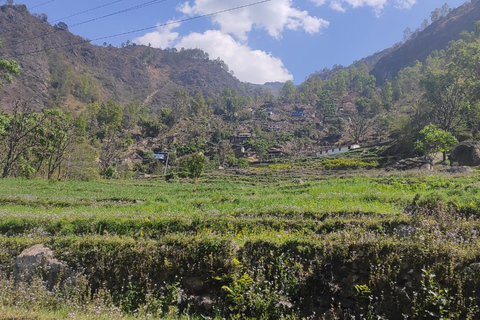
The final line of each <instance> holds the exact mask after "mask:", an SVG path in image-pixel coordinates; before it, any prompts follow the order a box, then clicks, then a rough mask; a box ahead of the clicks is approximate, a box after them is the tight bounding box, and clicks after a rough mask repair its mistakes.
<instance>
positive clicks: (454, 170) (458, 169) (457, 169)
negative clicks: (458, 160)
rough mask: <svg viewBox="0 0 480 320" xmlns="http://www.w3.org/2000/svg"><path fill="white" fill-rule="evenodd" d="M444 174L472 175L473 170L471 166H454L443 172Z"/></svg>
mask: <svg viewBox="0 0 480 320" xmlns="http://www.w3.org/2000/svg"><path fill="white" fill-rule="evenodd" d="M443 172H446V173H451V174H464V173H472V172H473V169H472V168H470V167H469V166H454V167H450V168H447V169H445V170H443Z"/></svg>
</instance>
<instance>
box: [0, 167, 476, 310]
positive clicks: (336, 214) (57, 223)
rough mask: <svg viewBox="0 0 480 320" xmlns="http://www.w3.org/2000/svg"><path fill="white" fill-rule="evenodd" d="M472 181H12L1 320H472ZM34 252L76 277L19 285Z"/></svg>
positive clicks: (223, 176) (270, 177) (1, 211)
mask: <svg viewBox="0 0 480 320" xmlns="http://www.w3.org/2000/svg"><path fill="white" fill-rule="evenodd" d="M478 178H479V177H478V175H477V174H473V175H469V176H449V175H442V174H436V175H427V174H420V173H416V174H413V175H399V174H386V173H384V172H381V171H363V172H359V171H353V172H352V171H343V172H339V171H335V172H332V171H323V170H319V169H318V168H312V167H311V168H305V167H295V166H293V167H291V166H270V167H265V168H263V169H261V170H252V169H250V170H245V171H241V172H234V171H233V172H222V173H218V172H211V173H208V174H206V175H205V176H204V177H203V178H202V179H201V182H200V185H199V189H198V192H196V193H192V187H193V184H192V183H191V181H188V180H180V181H178V180H177V181H174V182H170V183H167V182H165V181H163V180H128V181H121V180H106V181H95V182H78V181H75V182H51V181H50V182H49V181H35V180H34V181H31V180H16V179H4V180H2V181H1V183H0V247H1V251H0V270H1V274H2V276H1V279H0V306H2V307H1V308H0V315H1V316H3V317H4V318H5V317H7V318H8V317H10V318H12V319H15V317H20V318H18V319H21V317H26V318H33V319H57V318H58V319H63V318H73V319H83V318H92V317H95V318H100V317H103V318H105V319H117V318H119V317H125V318H167V319H180V318H185V319H186V318H199V319H204V318H212V319H213V318H219V319H221V318H229V319H248V318H251V319H281V318H285V319H303V318H305V319H321V318H325V319H335V318H337V319H351V318H355V319H404V318H425V317H426V318H429V317H434V318H436V317H439V318H441V317H443V319H457V318H469V317H470V318H475V314H477V311H478V302H479V298H480V297H479V296H478V290H477V289H478V284H479V283H480V267H479V265H480V263H478V262H480V250H479V249H480V240H479V238H478V234H479V231H480V228H479V227H480V221H479V219H478V217H479V211H480V184H479V183H478ZM40 243H43V244H46V246H47V247H49V248H51V249H52V250H53V252H54V255H55V258H56V259H58V260H60V261H62V262H63V263H64V264H65V265H66V266H67V270H68V274H69V275H72V274H74V276H70V277H58V281H57V283H55V286H54V287H53V288H49V289H46V288H45V285H44V284H43V282H42V281H43V280H45V279H44V278H42V277H46V276H47V273H45V270H44V271H43V273H42V272H39V273H38V278H37V280H35V279H36V278H35V277H34V278H33V279H32V280H31V281H30V282H29V283H19V282H15V281H14V277H13V276H12V274H13V271H14V266H15V259H16V257H17V256H18V255H19V254H20V253H21V252H22V251H23V250H24V249H26V248H29V247H31V246H33V245H35V244H40ZM26 293H28V294H26ZM2 313H3V314H2ZM19 314H20V315H21V316H18V315H19Z"/></svg>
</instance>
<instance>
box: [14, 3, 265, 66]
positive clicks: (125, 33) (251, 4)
mask: <svg viewBox="0 0 480 320" xmlns="http://www.w3.org/2000/svg"><path fill="white" fill-rule="evenodd" d="M270 1H272V0H262V1H257V2H253V3H250V4H246V5H242V6H238V7H233V8H229V9H224V10H219V11H215V12H211V13H206V14H203V15H199V16H195V17H190V18H185V19H180V20H176V21H170V22H166V23H164V24H160V25H156V26H153V27H147V28H142V29H137V30H132V31H126V32H122V33H117V34H113V35H109V36H105V37H100V38H96V39H91V40H82V41H79V42H75V43H69V44H65V45H61V46H57V47H53V48H49V49H40V50H35V51H30V52H24V53H20V54H17V55H15V56H10V57H7V59H8V58H15V57H21V56H25V55H29V54H36V53H40V52H48V51H52V50H56V49H61V48H68V47H73V46H76V45H80V44H84V43H88V42H92V41H100V40H106V39H110V38H115V37H119V36H124V35H127V34H132V33H136V32H141V31H147V30H151V29H155V28H158V27H165V26H169V25H172V24H177V23H182V22H188V21H192V20H198V19H200V18H206V17H211V16H216V15H219V14H222V13H226V12H230V11H235V10H240V9H244V8H248V7H253V6H256V5H260V4H263V3H267V2H270Z"/></svg>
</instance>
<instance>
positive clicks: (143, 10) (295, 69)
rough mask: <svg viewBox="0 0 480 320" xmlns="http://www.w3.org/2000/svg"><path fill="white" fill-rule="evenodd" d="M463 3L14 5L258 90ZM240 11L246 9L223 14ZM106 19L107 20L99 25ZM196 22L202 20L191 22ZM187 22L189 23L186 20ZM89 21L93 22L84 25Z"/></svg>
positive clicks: (297, 0)
mask: <svg viewBox="0 0 480 320" xmlns="http://www.w3.org/2000/svg"><path fill="white" fill-rule="evenodd" d="M465 1H466V0H446V1H442V0H440V1H439V0H270V1H267V2H262V3H259V2H261V0H228V1H226V0H189V1H187V0H184V1H172V0H83V1H65V0H25V1H21V0H15V1H14V3H15V4H26V5H27V7H28V8H29V9H30V11H31V12H32V13H45V14H47V16H48V20H49V21H50V22H51V23H56V22H58V21H63V22H65V23H66V24H67V25H69V26H70V31H71V32H72V33H74V34H77V35H80V36H82V37H84V38H88V39H97V38H102V37H108V36H111V35H115V34H119V33H125V32H130V31H134V30H139V29H145V30H143V31H139V32H134V33H128V34H125V35H122V36H117V37H110V38H107V39H103V40H100V41H94V42H93V43H94V44H98V45H102V44H103V42H107V43H109V44H112V45H115V46H120V45H121V43H125V42H126V41H127V40H130V41H131V42H135V43H137V44H145V45H148V44H150V45H151V46H153V47H159V48H166V47H176V48H178V49H180V48H182V47H184V48H200V49H203V50H204V51H206V52H207V53H209V55H210V58H212V59H215V58H217V57H220V58H221V59H222V60H224V61H225V62H226V63H227V64H228V65H229V67H230V69H231V70H233V72H234V74H235V76H236V77H237V78H238V79H240V80H241V81H247V82H252V83H260V84H262V83H265V82H271V81H280V82H285V81H287V80H293V81H294V83H296V84H300V83H301V82H302V81H304V80H305V79H306V78H307V77H308V76H309V75H310V74H311V73H313V72H315V71H316V70H322V69H323V68H325V67H328V68H331V67H332V66H333V65H334V64H342V65H345V66H348V65H350V64H351V63H352V62H353V61H355V60H359V59H361V58H363V57H366V56H368V55H371V54H373V53H375V52H377V51H381V50H383V49H386V48H388V47H390V46H392V45H393V44H394V43H396V42H399V41H401V40H402V38H403V31H404V30H405V28H407V27H409V28H411V29H412V30H414V29H416V28H418V27H419V26H420V25H421V23H422V21H423V20H424V19H426V18H428V19H429V18H430V12H432V11H433V10H434V9H435V8H440V7H441V6H442V5H443V4H444V3H447V4H448V5H449V6H450V8H456V7H458V6H460V5H461V4H463V3H464V2H465ZM1 2H5V0H0V3H1ZM257 3H258V4H257ZM242 6H246V7H243V8H240V9H235V10H231V11H229V10H230V9H232V8H237V7H242ZM98 7H101V8H98ZM135 7H137V8H135ZM138 7H139V8H138ZM94 8H97V9H95V10H92V9H94ZM224 10H225V11H226V12H223V13H218V14H214V15H210V14H212V13H216V12H219V11H224ZM84 11H86V12H84ZM121 11H124V12H121ZM81 12H84V13H81ZM120 12H121V13H120ZM80 13H81V14H80ZM111 14H113V15H111ZM71 15H74V16H72V17H69V16H71ZM107 15H111V16H108V17H105V18H101V17H103V16H107ZM204 15H208V16H207V17H202V18H198V19H197V18H196V17H199V16H204ZM191 18H194V19H193V20H188V19H191ZM92 19H95V20H94V21H91V22H87V21H88V20H92ZM179 21H181V22H179ZM85 22H86V23H85ZM177 22H178V23H177ZM76 24H79V25H77V26H75V25H76ZM166 24H167V25H166ZM147 28H148V29H147Z"/></svg>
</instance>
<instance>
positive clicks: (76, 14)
mask: <svg viewBox="0 0 480 320" xmlns="http://www.w3.org/2000/svg"><path fill="white" fill-rule="evenodd" d="M122 1H123V0H117V1H112V2H109V3H106V4H102V5H101V6H98V7H95V8H91V9H87V10H84V11H81V12H77V13H73V14H71V15H69V16H66V17H63V18H60V19H57V20H53V21H52V22H51V23H54V22H57V21H62V20H66V19H69V18H73V17H76V16H79V15H81V14H84V13H87V12H91V11H94V10H97V9H101V8H104V7H107V6H110V5H112V4H115V3H118V2H122Z"/></svg>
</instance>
